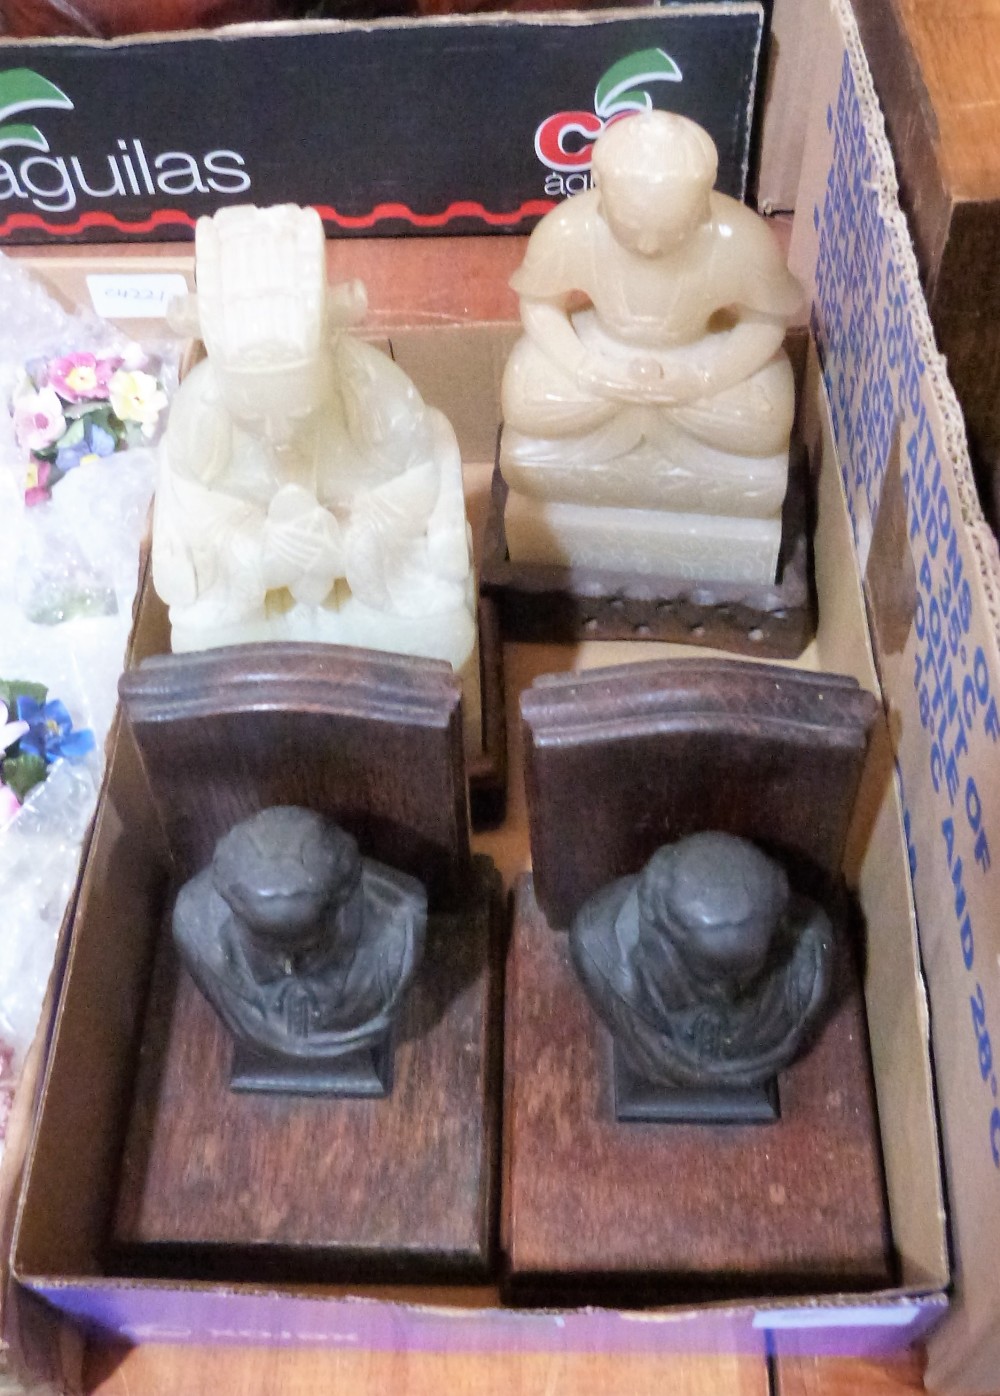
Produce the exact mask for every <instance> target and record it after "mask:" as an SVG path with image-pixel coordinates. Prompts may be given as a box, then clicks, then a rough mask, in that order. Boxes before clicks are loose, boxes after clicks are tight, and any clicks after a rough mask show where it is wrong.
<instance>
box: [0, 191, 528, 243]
mask: <svg viewBox="0 0 1000 1396" xmlns="http://www.w3.org/2000/svg"><path fill="white" fill-rule="evenodd" d="M554 206H555V205H554V202H553V201H552V200H550V199H529V200H527V202H526V203H523V204H521V206H520V208H517V209H514V210H512V211H511V212H510V213H491V212H490V210H489V209H486V208H484V207H483V205H482V204H479V203H473V202H470V201H467V200H460V201H459V202H458V203H454V204H449V205H448V207H447V208H446V209H445V210H444V211H443V212H442V213H414V212H413V210H412V209H411V208H408V207H407V205H406V204H377V205H376V206H375V208H373V209H372V211H371V212H370V213H363V214H359V215H357V216H352V215H350V214H343V213H338V212H337V210H336V209H335V208H330V207H329V205H327V204H315V205H314V207H315V208H316V211H317V212H318V213H319V215H320V217H321V218H322V219H323V221H324V222H325V223H335V224H336V225H337V227H339V228H350V229H360V228H372V227H374V226H375V224H376V223H380V222H382V221H383V220H385V219H388V218H398V219H403V220H404V221H405V222H407V223H412V224H413V226H414V227H416V228H443V227H444V226H445V225H446V224H448V223H450V222H451V221H452V220H453V219H456V218H478V219H479V220H480V221H481V222H484V223H488V224H489V225H490V226H491V227H513V226H516V225H517V224H518V223H521V222H523V221H524V220H525V219H526V218H534V217H541V216H542V215H543V214H546V213H548V211H549V209H550V208H553V207H554ZM178 224H179V225H181V226H183V227H187V228H193V227H194V224H195V220H194V219H193V218H192V217H191V215H190V214H187V213H182V212H180V210H179V209H169V208H167V209H157V211H156V212H155V213H153V214H151V215H150V217H149V218H143V219H136V220H135V221H129V222H125V221H123V220H122V219H120V218H116V217H115V216H114V214H113V213H82V214H81V215H80V217H79V218H78V219H77V220H76V222H74V223H48V222H46V220H45V219H44V218H42V217H41V215H40V214H37V213H12V214H10V215H8V217H7V218H6V219H4V221H3V222H2V223H0V237H6V236H8V235H9V234H10V233H14V232H17V231H19V230H21V229H30V230H32V231H38V230H41V231H42V232H46V233H53V234H54V235H55V236H57V237H72V236H74V235H75V234H77V233H82V232H85V231H86V230H87V229H88V228H114V229H116V230H117V231H118V232H122V233H151V232H155V231H156V229H157V228H162V227H165V226H167V225H178Z"/></svg>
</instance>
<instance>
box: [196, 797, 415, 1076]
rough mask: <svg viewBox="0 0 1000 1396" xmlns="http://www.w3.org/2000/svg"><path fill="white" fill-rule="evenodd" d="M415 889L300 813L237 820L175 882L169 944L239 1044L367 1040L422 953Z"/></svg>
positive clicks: (380, 1031)
mask: <svg viewBox="0 0 1000 1396" xmlns="http://www.w3.org/2000/svg"><path fill="white" fill-rule="evenodd" d="M426 921H427V897H426V893H425V891H424V888H423V887H422V886H421V884H420V883H419V882H417V881H416V879H415V878H412V877H409V876H407V875H406V874H405V873H401V872H397V871H396V870H395V869H393V868H389V867H386V866H385V865H384V864H382V863H377V862H375V861H373V860H372V859H370V858H362V857H361V856H360V855H359V853H358V847H357V844H356V843H355V841H354V839H353V838H351V836H350V835H349V834H347V833H345V832H344V831H343V830H342V829H340V828H338V827H337V825H335V824H333V823H331V822H330V821H329V820H327V819H324V818H323V817H322V816H321V815H319V814H315V813H313V812H312V811H311V810H306V809H300V808H297V807H295V806H276V807H274V808H271V809H266V810H263V811H262V812H261V813H260V814H256V815H254V816H252V817H251V818H250V819H246V820H244V821H243V822H242V823H241V824H237V825H236V827H235V828H234V829H232V830H230V832H229V833H228V834H226V835H225V837H224V838H222V839H220V840H219V843H218V844H217V845H216V849H215V854H214V856H213V858H212V862H211V864H210V865H209V866H208V867H207V868H205V869H203V870H202V871H201V872H200V873H198V874H196V875H195V877H193V878H192V879H191V880H190V881H189V882H187V883H185V885H184V887H183V888H182V889H181V891H180V894H179V895H178V898H177V902H176V905H175V908H174V917H173V929H174V939H175V941H176V943H177V947H178V949H179V951H180V954H181V957H182V959H183V960H184V963H185V965H186V966H187V968H188V971H189V972H190V974H191V976H192V978H193V979H194V981H195V983H196V984H197V985H198V987H199V988H200V989H201V991H202V993H203V994H204V995H205V997H206V998H207V999H208V1001H209V1002H210V1003H211V1004H212V1006H213V1008H214V1009H215V1010H216V1012H217V1013H218V1014H219V1017H220V1018H221V1019H222V1021H223V1022H224V1023H225V1025H226V1027H227V1028H228V1029H229V1030H230V1032H231V1033H232V1034H233V1036H234V1037H235V1038H236V1040H237V1041H238V1042H239V1043H242V1044H244V1045H246V1046H248V1047H250V1048H252V1049H255V1050H257V1051H259V1052H262V1053H264V1054H265V1055H272V1054H276V1055H277V1056H278V1057H281V1058H291V1059H296V1060H298V1061H310V1062H316V1061H333V1060H336V1059H337V1058H341V1057H344V1056H346V1055H348V1054H350V1053H354V1052H357V1051H359V1050H360V1049H362V1048H366V1047H373V1046H375V1045H377V1044H378V1043H380V1042H381V1041H383V1040H384V1039H385V1038H386V1037H387V1035H388V1034H389V1032H390V1029H391V1026H392V1021H393V1018H394V1016H395V1015H396V1013H397V1012H398V1010H399V1006H400V1002H401V999H402V996H403V994H404V993H405V991H406V989H407V986H408V985H409V983H410V981H411V980H412V978H413V975H414V973H415V971H416V969H417V966H418V965H419V962H420V958H421V955H422V953H423V944H424V934H425V927H426Z"/></svg>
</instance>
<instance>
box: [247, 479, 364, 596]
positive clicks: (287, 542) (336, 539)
mask: <svg viewBox="0 0 1000 1396" xmlns="http://www.w3.org/2000/svg"><path fill="white" fill-rule="evenodd" d="M262 567H263V575H264V583H265V586H266V587H267V589H268V591H271V590H273V589H275V588H277V587H287V588H288V590H289V591H290V592H291V593H292V595H293V596H294V597H295V599H296V601H302V602H304V603H305V604H306V605H310V606H318V605H320V604H321V603H322V602H323V601H325V600H326V598H327V597H328V596H329V594H330V592H331V591H332V589H333V585H334V583H335V581H336V580H337V578H338V577H342V576H343V575H344V548H343V542H342V539H341V530H340V524H339V523H338V522H337V520H336V519H335V518H334V516H333V515H332V514H331V513H330V512H329V510H327V509H324V508H323V507H322V505H320V504H318V503H317V501H316V498H315V496H314V495H313V494H311V493H310V492H309V491H308V490H307V489H304V488H303V487H302V486H301V485H284V486H282V488H281V489H280V490H278V492H277V493H276V494H275V496H274V498H273V499H272V500H271V503H270V507H269V508H268V511H267V520H266V522H265V524H264V552H263V563H262Z"/></svg>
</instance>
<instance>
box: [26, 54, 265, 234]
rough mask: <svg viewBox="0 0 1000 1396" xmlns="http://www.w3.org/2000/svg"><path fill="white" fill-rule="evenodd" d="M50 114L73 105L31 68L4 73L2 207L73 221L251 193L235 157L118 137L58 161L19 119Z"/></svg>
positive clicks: (241, 162) (38, 133)
mask: <svg viewBox="0 0 1000 1396" xmlns="http://www.w3.org/2000/svg"><path fill="white" fill-rule="evenodd" d="M45 108H54V109H55V110H57V111H73V110H74V104H73V102H72V100H71V99H70V98H69V97H68V96H67V95H66V93H65V92H63V91H62V89H61V88H59V87H56V85H55V83H53V82H50V81H49V80H48V78H43V77H42V76H41V74H39V73H35V72H32V70H31V69H30V68H10V69H8V70H7V71H6V72H2V73H0V202H7V201H11V200H17V201H19V202H23V203H26V204H29V205H31V207H33V208H35V209H38V210H39V211H41V212H42V213H70V212H72V211H73V210H74V209H75V208H76V207H77V206H78V204H79V203H80V202H81V201H85V202H86V201H90V200H92V199H126V198H142V199H150V198H153V197H155V196H157V195H158V194H167V195H171V196H175V197H176V196H178V195H183V194H213V193H214V194H244V193H246V191H247V190H248V189H249V188H250V175H249V174H248V173H247V170H246V161H245V160H244V158H243V156H242V155H240V154H239V152H238V151H235V150H207V151H203V152H202V153H201V154H199V155H193V154H191V153H190V152H188V151H184V150H163V151H157V152H154V151H151V150H149V149H148V148H147V147H146V146H145V145H144V144H143V141H142V140H141V139H140V138H139V137H138V136H127V137H126V136H119V137H118V138H117V139H116V141H115V149H114V150H113V151H109V152H107V153H105V154H99V155H79V154H76V155H57V154H53V153H52V151H51V148H50V146H49V142H48V140H47V138H46V137H45V135H44V134H43V132H42V131H41V130H40V129H39V127H38V126H36V125H34V124H33V123H32V122H23V121H20V120H18V119H17V118H19V117H21V116H22V115H24V114H32V113H34V112H36V111H40V110H43V109H45Z"/></svg>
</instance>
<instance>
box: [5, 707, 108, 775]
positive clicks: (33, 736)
mask: <svg viewBox="0 0 1000 1396" xmlns="http://www.w3.org/2000/svg"><path fill="white" fill-rule="evenodd" d="M17 717H18V721H19V722H26V723H27V724H28V730H27V732H25V733H24V735H23V736H22V737H21V739H20V747H19V750H20V751H21V752H22V753H24V754H26V755H28V756H39V757H41V758H42V760H43V761H45V763H46V765H49V766H51V765H52V763H53V762H54V761H58V759H59V757H60V756H64V757H65V758H66V759H67V760H68V761H78V760H79V759H80V757H81V756H86V755H87V753H88V752H89V751H93V749H94V734H93V732H91V730H90V728H89V727H83V728H81V729H80V730H79V731H74V730H73V719H72V718H71V717H70V715H69V713H68V711H67V709H66V705H65V703H62V702H60V701H59V699H58V698H55V699H53V700H52V702H50V703H39V702H38V701H37V700H36V699H34V698H27V697H24V698H18V700H17Z"/></svg>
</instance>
